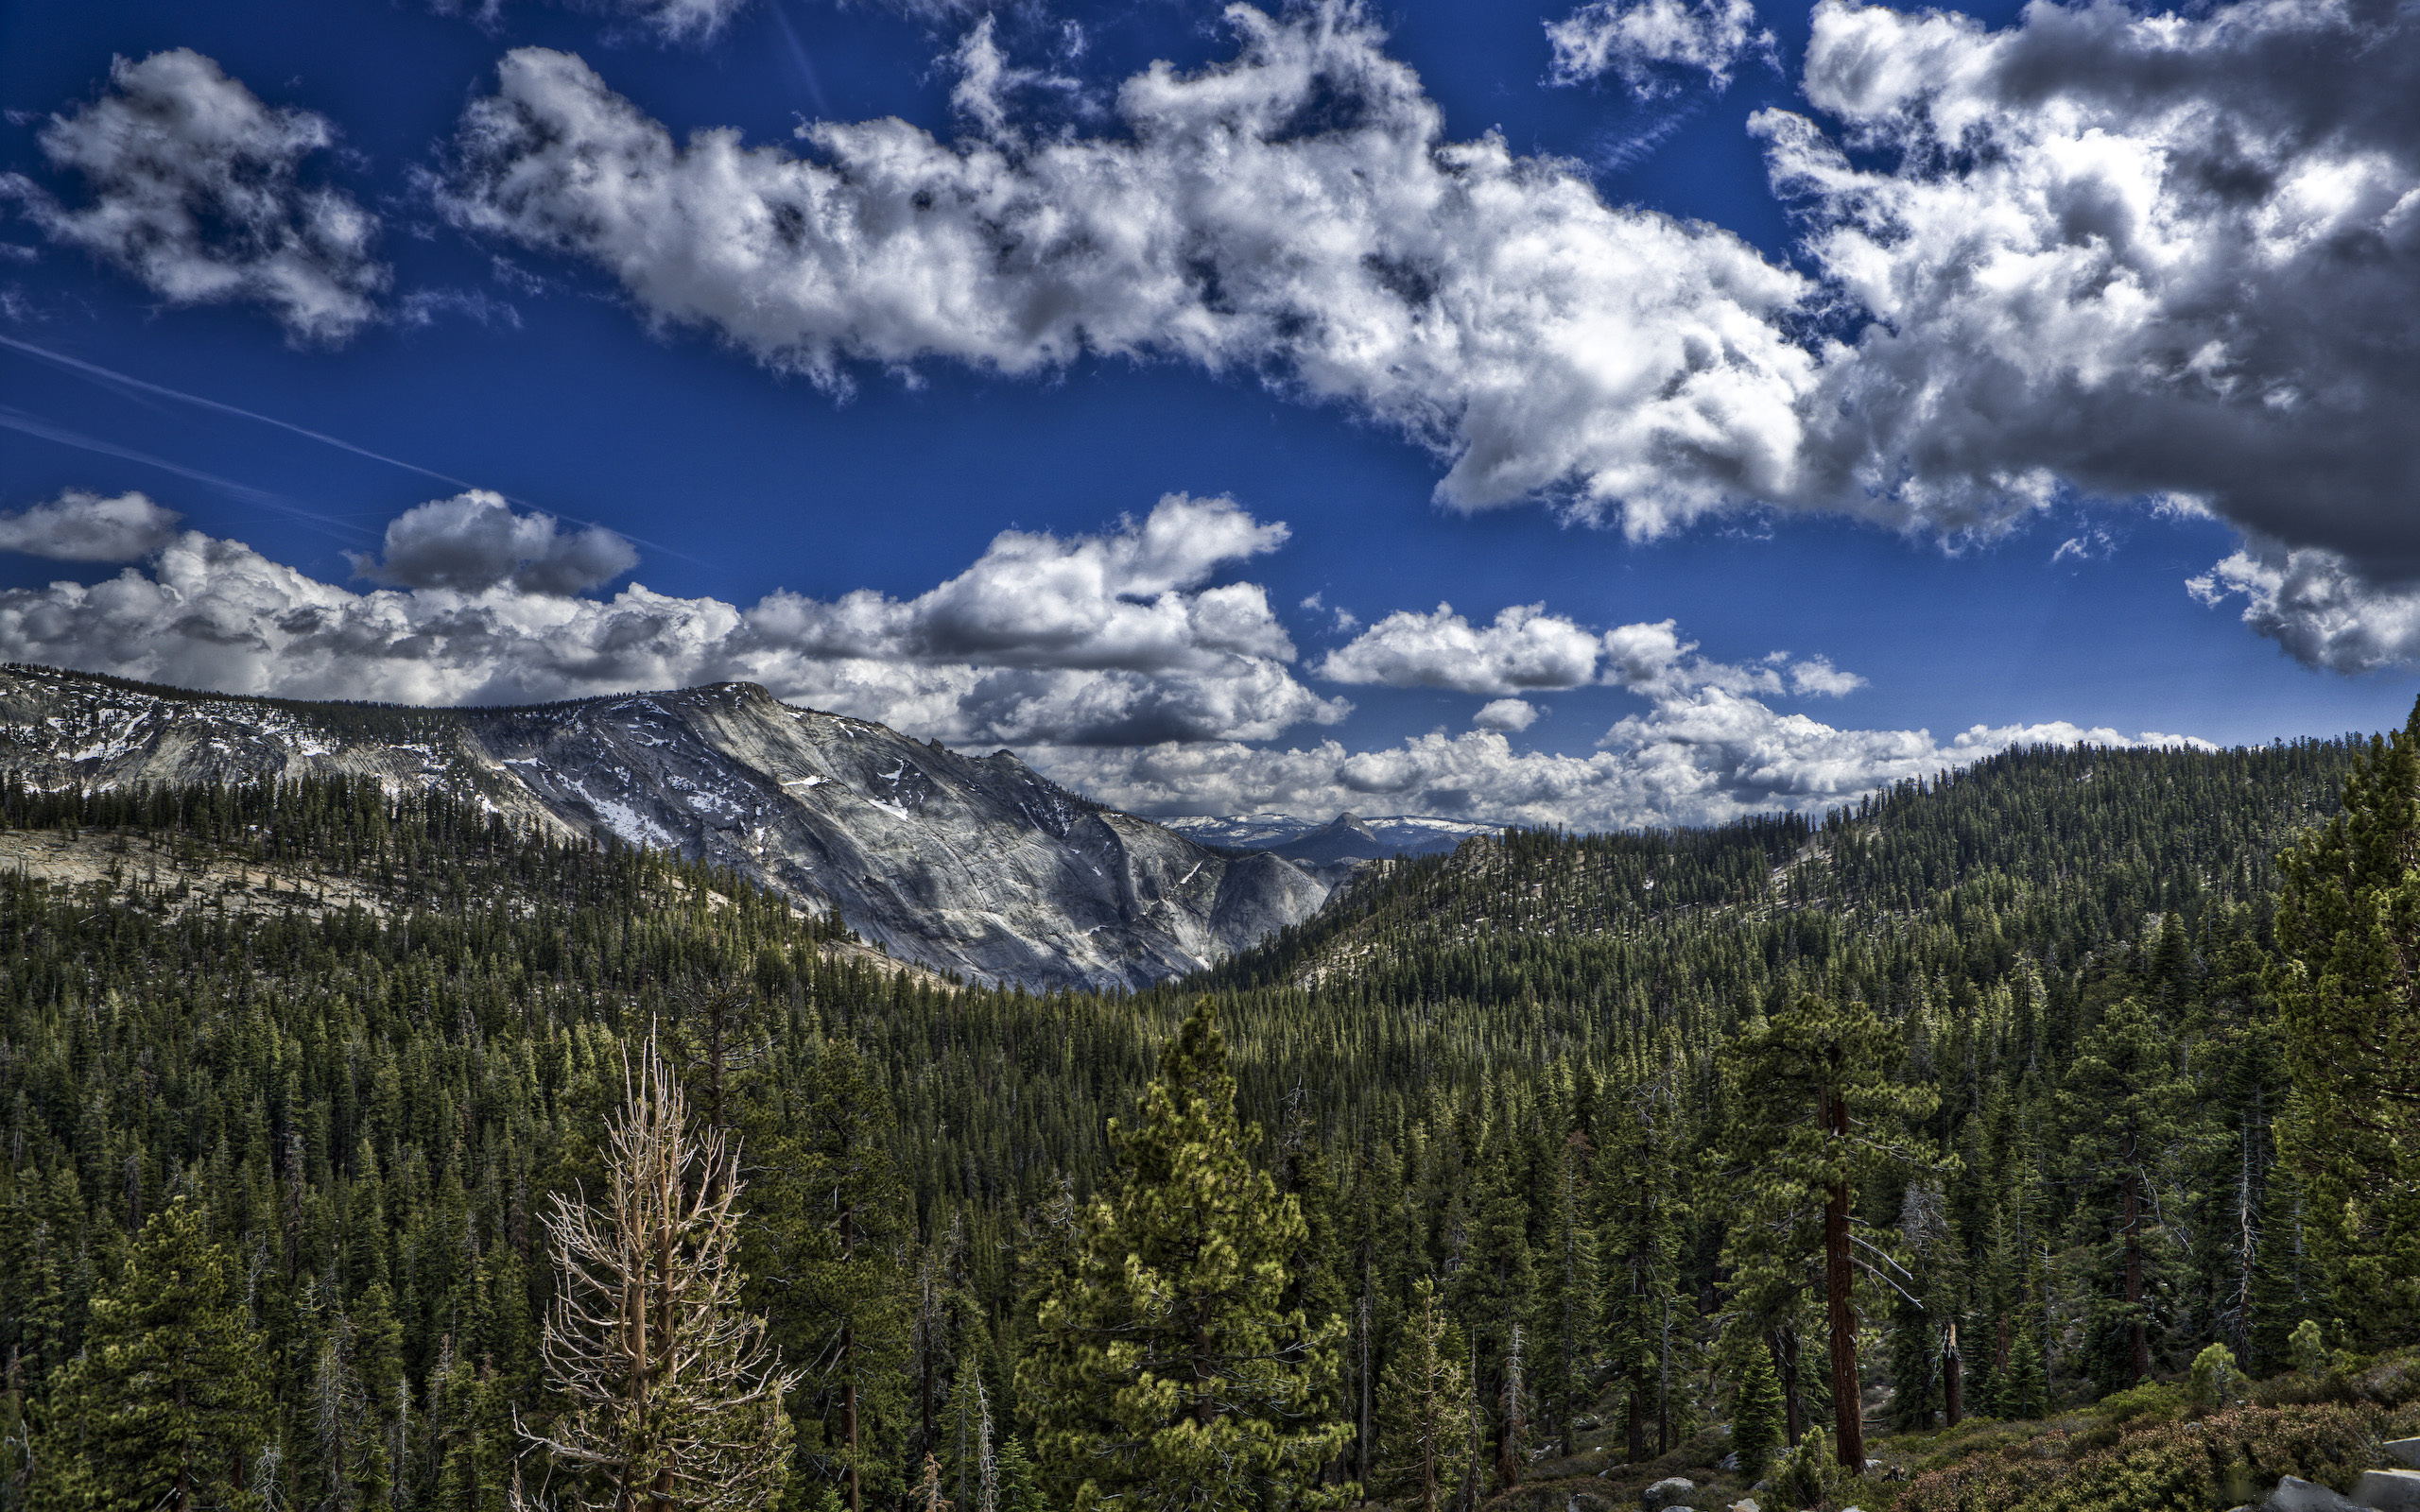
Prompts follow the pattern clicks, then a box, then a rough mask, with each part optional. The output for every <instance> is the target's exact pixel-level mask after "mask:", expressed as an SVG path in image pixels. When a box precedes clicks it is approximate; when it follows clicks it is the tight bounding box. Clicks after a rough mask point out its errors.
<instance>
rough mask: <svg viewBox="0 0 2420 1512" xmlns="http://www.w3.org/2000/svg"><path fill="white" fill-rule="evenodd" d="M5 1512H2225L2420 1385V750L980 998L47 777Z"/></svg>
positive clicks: (1803, 835) (377, 849)
mask: <svg viewBox="0 0 2420 1512" xmlns="http://www.w3.org/2000/svg"><path fill="white" fill-rule="evenodd" d="M0 823H5V825H6V827H7V828H8V829H9V830H12V831H17V832H24V833H29V834H32V835H35V836H43V835H52V836H58V837H61V838H62V839H64V838H67V837H73V838H74V839H75V841H76V842H77V843H78V844H79V845H84V846H90V845H92V844H93V843H95V841H96V840H97V841H98V843H100V844H101V845H102V846H103V847H104V850H105V854H106V855H107V856H108V857H109V858H110V862H109V866H108V868H107V869H106V871H105V873H104V874H102V875H100V876H98V877H96V878H95V880H93V881H90V882H87V883H82V884H75V885H61V884H58V883H54V882H50V881H45V880H43V878H41V877H36V876H32V875H30V874H29V873H26V872H19V873H16V874H13V875H0V1120H4V1121H5V1140H6V1152H5V1153H6V1159H5V1161H0V1368H5V1380H0V1507H6V1508H10V1509H14V1508H43V1509H48V1508H82V1507H91V1508H108V1509H112V1512H115V1509H128V1512H132V1509H137V1508H141V1509H151V1508H174V1509H178V1512H184V1509H204V1508H208V1509H216V1508H253V1509H259V1512H284V1509H304V1508H311V1509H326V1512H369V1509H373V1508H376V1509H389V1508H391V1509H398V1512H400V1509H444V1512H493V1509H503V1508H509V1507H519V1506H529V1507H561V1508H573V1507H615V1508H622V1507H629V1508H647V1509H650V1512H654V1509H665V1512H669V1509H671V1508H676V1507H679V1508H689V1507H698V1508H707V1507H713V1508H724V1507H730V1508H740V1507H795V1508H812V1509H816V1512H840V1509H846V1512H867V1509H870V1508H877V1507H879V1508H885V1509H902V1512H905V1509H925V1512H940V1509H941V1508H942V1507H945V1506H946V1507H950V1508H955V1509H957V1512H1092V1509H1096V1508H1111V1507H1116V1508H1144V1507H1150V1508H1167V1509H1171V1512H1173V1509H1178V1508H1191V1509H1202V1512H1208V1509H1213V1508H1227V1507H1236V1508H1252V1509H1255V1512H1283V1509H1287V1508H1295V1507H1299V1508H1304V1509H1311V1508H1320V1507H1329V1506H1342V1505H1350V1504H1355V1503H1362V1502H1365V1501H1371V1502H1380V1503H1385V1504H1387V1505H1388V1506H1391V1507H1393V1508H1398V1509H1412V1508H1417V1509H1419V1512H1441V1509H1445V1508H1452V1509H1455V1512H1466V1509H1471V1508H1476V1507H1478V1506H1482V1505H1485V1506H1500V1507H1507V1508H1512V1507H1519V1508H1531V1507H1534V1508H1537V1509H1539V1512H1565V1509H1569V1512H1599V1509H1605V1508H1611V1507H1613V1506H1616V1505H1635V1504H1637V1502H1638V1497H1639V1493H1640V1491H1641V1489H1642V1488H1643V1487H1645V1486H1648V1485H1650V1484H1651V1483H1652V1482H1657V1481H1660V1480H1662V1479H1664V1478H1666V1477H1670V1476H1683V1477H1686V1478H1690V1479H1692V1480H1693V1481H1694V1483H1695V1486H1696V1489H1695V1490H1694V1491H1693V1492H1692V1493H1691V1494H1692V1496H1693V1497H1694V1498H1695V1500H1694V1501H1692V1502H1691V1503H1689V1504H1694V1505H1698V1506H1706V1505H1727V1504H1729V1503H1730V1502H1731V1501H1732V1500H1734V1499H1736V1498H1737V1497H1740V1496H1745V1495H1749V1494H1751V1491H1752V1488H1755V1487H1758V1486H1761V1487H1762V1489H1758V1490H1755V1491H1754V1494H1755V1496H1756V1498H1757V1499H1758V1504H1759V1505H1760V1506H1762V1507H1764V1508H1766V1509H1767V1512H1771V1509H1772V1508H1774V1507H1776V1506H1779V1507H1784V1508H1789V1507H1801V1506H1805V1507H1821V1506H1841V1505H1846V1504H1849V1503H1856V1504H1858V1505H1860V1506H1863V1507H1866V1508H1876V1507H1881V1506H1896V1507H1899V1508H1905V1509H1912V1512H1950V1509H1958V1512H1986V1509H2005V1508H2023V1509H2029V1512H2050V1509H2054V1508H2056V1509H2069V1508H2072V1509H2079V1512H2081V1509H2083V1508H2087V1507H2089V1508H2120V1509H2122V1508H2145V1509H2149V1508H2179V1509H2183V1508H2200V1507H2205V1506H2206V1507H2213V1508H2215V1507H2224V1506H2230V1505H2234V1504H2236V1503H2240V1502H2245V1501H2252V1500H2257V1499H2258V1497H2260V1496H2262V1495H2265V1494H2266V1492H2267V1488H2268V1487H2269V1486H2273V1485H2274V1484H2276V1482H2277V1480H2278V1478H2279V1477H2280V1476H2281V1475H2285V1474H2297V1475H2303V1476H2306V1477H2308V1478H2313V1479H2321V1480H2335V1481H2339V1482H2341V1481H2342V1479H2343V1478H2344V1477H2345V1476H2346V1475H2348V1474H2349V1473H2352V1472H2353V1471H2355V1470H2357V1469H2359V1468H2360V1467H2362V1466H2365V1465H2367V1464H2370V1463H2372V1462H2373V1460H2374V1458H2375V1455H2376V1452H2377V1445H2378V1444H2379V1443H2380V1441H2381V1440H2383V1439H2385V1438H2390V1437H2393V1436H2395V1435H2397V1434H2399V1433H2409V1432H2411V1429H2412V1427H2413V1425H2414V1421H2415V1419H2414V1417H2413V1416H2412V1414H2413V1412H2414V1405H2415V1402H2420V1356H2415V1355H2413V1354H2412V1353H2411V1352H2409V1351H2410V1350H2411V1347H2412V1346H2414V1345H2420V1143H2415V1141H2414V1136H2415V1134H2420V1003H2416V1002H2415V997H2414V994H2415V990H2416V989H2415V988H2414V987H2413V985H2412V984H2413V980H2414V971H2415V968H2416V967H2420V959H2415V957H2416V956H2420V877H2415V874H2414V869H2413V868H2414V866H2415V857H2420V714H2415V724H2414V726H2413V728H2412V729H2411V730H2407V731H2404V732H2399V733H2397V734H2396V735H2395V736H2394V738H2393V739H2392V740H2368V739H2347V740H2344V741H2305V742H2299V743H2295V744H2292V745H2278V746H2273V747H2266V748H2256V749H2249V750H2236V751H2230V752H2223V753H2217V754H2208V753H2200V752H2192V751H2183V750H2167V751H2153V750H2130V751H2111V750H2105V749H2087V748H2082V747H2078V748H2073V749H2057V748H2036V749H2031V750H2022V751H2013V752H2010V753H2008V754H2005V755H2002V756H1999V757H1996V758H1993V759H1991V760H1989V761H1986V762H1983V763H1981V764H1979V765H1976V766H1974V767H1972V768H1969V769H1966V770H1963V771H1961V772H1957V773H1946V774H1944V775H1942V776H1941V777H1940V778H1939V779H1937V780H1935V781H1932V782H1922V783H1910V784H1905V785H1903V786H1901V787H1898V788H1896V789H1893V790H1892V791H1889V792H1887V793H1884V794H1882V795H1880V796H1878V797H1876V798H1875V799H1870V800H1868V801H1865V802H1862V803H1860V804H1858V806H1856V807H1855V808H1854V809H1851V810H1845V811H1841V812H1837V813H1834V814H1831V815H1828V816H1825V817H1824V818H1822V819H1821V820H1806V819H1800V818H1795V817H1788V818H1774V819H1768V820H1759V821H1754V822H1747V823H1741V824H1735V825H1730V826H1726V827H1723V828H1720V829H1712V830H1702V831H1685V832H1676V833H1626V834H1597V835H1567V834H1561V833H1511V834H1508V835H1506V836H1504V837H1502V838H1501V839H1500V840H1478V841H1473V842H1471V843H1468V844H1466V845H1464V846H1463V847H1462V848H1461V850H1460V851H1457V852H1455V853H1454V854H1452V855H1450V856H1443V857H1433V858H1427V859H1423V860H1417V861H1400V862H1396V863H1392V864H1389V865H1388V866H1386V867H1384V868H1379V869H1378V870H1377V871H1375V872H1374V873H1373V874H1371V875H1369V876H1367V877H1365V878H1364V880H1362V881H1361V882H1360V883H1359V884H1358V885H1357V886H1356V887H1355V888H1354V889H1353V890H1352V891H1351V892H1350V893H1349V894H1347V895H1346V897H1345V898H1344V899H1343V900H1342V901H1340V902H1339V903H1337V904H1335V905H1332V906H1331V908H1330V909H1329V910H1328V911H1327V912H1325V913H1324V914H1322V916H1321V917H1319V918H1318V919H1315V920H1313V921H1312V922H1310V923H1308V924H1306V925H1304V926H1301V927H1298V928H1296V929H1293V930H1290V931H1288V932H1287V933H1286V934H1284V935H1283V936H1277V937H1274V938H1272V939H1271V940H1270V941H1268V942H1267V943H1266V944H1265V945H1264V946H1263V947H1262V948H1261V949H1259V950H1257V951H1255V952H1253V953H1251V954H1245V955H1242V956H1238V957H1236V958H1234V959H1231V960H1229V961H1227V962H1224V963H1222V964H1220V965H1219V966H1218V967H1217V968H1215V969H1213V970H1211V971H1206V972H1204V973H1202V974H1201V975H1199V976H1198V977H1196V978H1193V979H1190V980H1187V981H1184V982H1178V983H1172V984H1169V985H1167V986H1166V987H1164V988H1159V989H1155V990H1152V991H1150V992H1146V993H1142V994H1138V995H1132V996H1089V995H1072V994H1058V995H1044V996H1037V995H1032V994H1029V993H1025V992H1020V991H1014V990H996V989H991V988H971V987H964V986H959V985H957V984H954V983H950V982H946V981H942V980H941V979H939V978H936V977H934V976H932V975H930V974H928V973H923V972H918V971H902V970H897V969H895V968H894V967H893V966H892V965H891V963H888V962H886V961H883V960H881V959H880V958H878V957H876V956H874V955H873V954H872V953H870V952H866V951H864V950H862V949H856V948H852V946H851V943H850V941H849V939H848V937H847V934H846V931H845V930H843V929H841V928H840V927H839V926H838V924H836V923H834V922H832V921H830V920H828V919H822V918H820V917H817V916H815V915H813V914H810V913H807V912H804V911H802V910H800V909H798V908H796V907H794V906H793V905H791V904H790V903H789V902H787V901H786V900H783V899H780V898H777V897H774V896H772V895H769V894H766V893H762V892H759V891H756V890H754V889H752V887H750V886H748V885H744V884H742V883H740V882H738V881H736V880H735V879H733V878H731V877H729V876H725V875H720V874H717V873H715V872H712V871H710V870H708V869H705V868H699V867H695V866H692V865H689V864H686V863H683V862H682V861H681V860H680V859H679V858H677V857H674V856H669V855H666V854H663V853H657V852H647V851H633V850H629V849H622V848H615V847H606V846H599V845H592V844H588V843H585V842H581V843H565V842H563V841H562V840H560V839H557V838H549V837H547V836H545V835H541V834H530V833H516V832H514V831H513V830H511V829H510V828H509V827H507V826H505V825H504V824H502V823H501V822H500V821H497V820H495V819H493V818H492V817H489V816H483V815H482V814H481V813H480V812H478V811H477V809H476V808H475V806H472V805H468V804H462V803H458V802H455V801H452V800H449V799H442V798H440V797H433V796H410V795H406V796H401V797H397V796H392V795H389V794H388V793H386V792H383V791H382V790H380V789H379V788H378V787H377V786H376V785H375V784H371V783H350V782H343V781H336V780H330V781H324V782H318V781H315V782H302V783H298V784H288V785H281V786H262V787H255V788H239V789H228V788H207V789H191V790H180V791H139V792H89V793H88V792H76V791H64V792H36V791H31V790H28V789H26V787H24V786H23V785H22V784H21V783H20V782H16V781H15V780H13V779H11V780H9V782H6V784H5V786H0Z"/></svg>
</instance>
